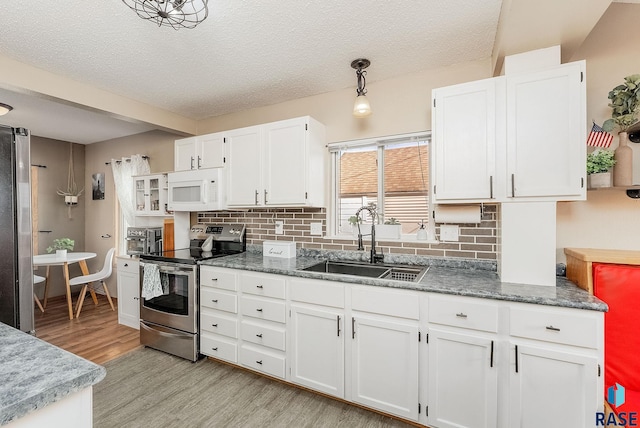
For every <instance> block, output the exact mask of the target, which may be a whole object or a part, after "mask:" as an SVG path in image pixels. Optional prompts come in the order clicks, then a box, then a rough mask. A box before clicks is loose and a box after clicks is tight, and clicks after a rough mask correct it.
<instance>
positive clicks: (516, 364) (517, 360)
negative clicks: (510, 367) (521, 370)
mask: <svg viewBox="0 0 640 428" xmlns="http://www.w3.org/2000/svg"><path fill="white" fill-rule="evenodd" d="M516 373H518V345H516Z"/></svg>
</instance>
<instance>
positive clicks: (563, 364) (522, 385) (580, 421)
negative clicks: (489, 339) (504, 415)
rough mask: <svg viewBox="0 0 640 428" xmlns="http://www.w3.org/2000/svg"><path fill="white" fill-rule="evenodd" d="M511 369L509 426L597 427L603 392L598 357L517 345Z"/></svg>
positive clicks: (514, 345) (513, 346) (513, 349)
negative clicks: (600, 385)
mask: <svg viewBox="0 0 640 428" xmlns="http://www.w3.org/2000/svg"><path fill="white" fill-rule="evenodd" d="M565 349H566V348H565ZM510 369H511V370H510V381H509V383H510V390H509V394H508V397H509V400H510V403H509V425H508V426H509V427H513V428H539V427H552V426H553V427H563V428H583V427H588V426H593V425H594V421H595V415H596V412H597V411H599V410H598V408H597V398H596V396H597V394H598V393H599V392H600V393H602V391H598V388H597V377H598V363H597V358H596V357H595V356H594V357H591V356H588V355H585V354H584V353H580V352H579V351H576V353H572V352H570V351H566V350H564V349H563V348H560V350H557V349H553V348H552V347H537V346H531V345H526V344H520V343H517V342H515V343H513V344H512V345H511V365H510Z"/></svg>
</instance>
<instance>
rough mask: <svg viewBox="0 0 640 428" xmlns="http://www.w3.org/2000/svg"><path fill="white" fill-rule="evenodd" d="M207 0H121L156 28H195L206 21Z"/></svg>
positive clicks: (207, 12)
mask: <svg viewBox="0 0 640 428" xmlns="http://www.w3.org/2000/svg"><path fill="white" fill-rule="evenodd" d="M208 1H209V0H122V2H123V3H124V4H126V5H127V6H129V7H130V8H131V9H132V10H134V11H135V12H136V13H137V14H138V16H139V17H140V18H142V19H146V20H148V21H151V22H154V23H156V24H158V26H159V27H160V26H165V27H172V28H173V29H174V30H179V29H180V28H195V27H196V25H198V24H200V23H201V22H202V21H204V20H205V19H207V16H208V15H209V9H208V8H207V2H208Z"/></svg>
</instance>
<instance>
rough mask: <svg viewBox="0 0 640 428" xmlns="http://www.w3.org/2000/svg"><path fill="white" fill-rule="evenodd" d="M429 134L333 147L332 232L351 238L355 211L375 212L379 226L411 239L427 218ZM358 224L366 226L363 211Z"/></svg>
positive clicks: (331, 145) (356, 142)
mask: <svg viewBox="0 0 640 428" xmlns="http://www.w3.org/2000/svg"><path fill="white" fill-rule="evenodd" d="M430 139H431V135H430V133H426V132H425V133H420V134H411V135H403V136H396V137H385V138H381V139H374V140H366V141H363V140H358V141H352V142H343V143H333V144H330V145H329V151H330V152H331V154H332V189H333V192H332V198H333V205H332V208H333V210H332V211H333V212H332V219H333V222H332V228H333V230H332V232H333V235H334V236H340V235H344V236H346V235H349V236H351V235H352V228H351V224H352V223H350V218H351V220H352V221H353V220H354V218H353V216H354V215H355V213H356V211H357V210H358V208H360V207H362V206H373V207H375V208H376V211H377V214H378V216H379V221H380V223H385V222H386V223H389V222H394V221H397V222H399V223H400V224H401V225H402V234H403V235H414V236H415V233H416V231H417V230H418V227H419V223H420V222H424V223H425V225H426V224H427V223H428V219H429V141H430ZM361 218H362V221H364V222H370V221H371V218H370V216H369V214H368V212H367V211H363V212H362V213H361Z"/></svg>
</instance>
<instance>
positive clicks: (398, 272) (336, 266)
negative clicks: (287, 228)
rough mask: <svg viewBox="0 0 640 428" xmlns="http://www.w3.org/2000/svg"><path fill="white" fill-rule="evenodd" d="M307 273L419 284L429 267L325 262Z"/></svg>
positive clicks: (310, 267) (307, 269)
mask: <svg viewBox="0 0 640 428" xmlns="http://www.w3.org/2000/svg"><path fill="white" fill-rule="evenodd" d="M302 270H305V271H310V272H322V273H332V274H338V275H354V276H364V277H368V278H382V279H392V280H395V281H407V282H418V281H420V280H421V279H422V277H423V276H424V274H425V273H427V271H428V270H429V267H423V266H393V265H376V264H369V263H354V262H348V263H347V262H333V261H323V262H320V263H317V264H315V265H312V266H309V267H307V268H305V269H302Z"/></svg>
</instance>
